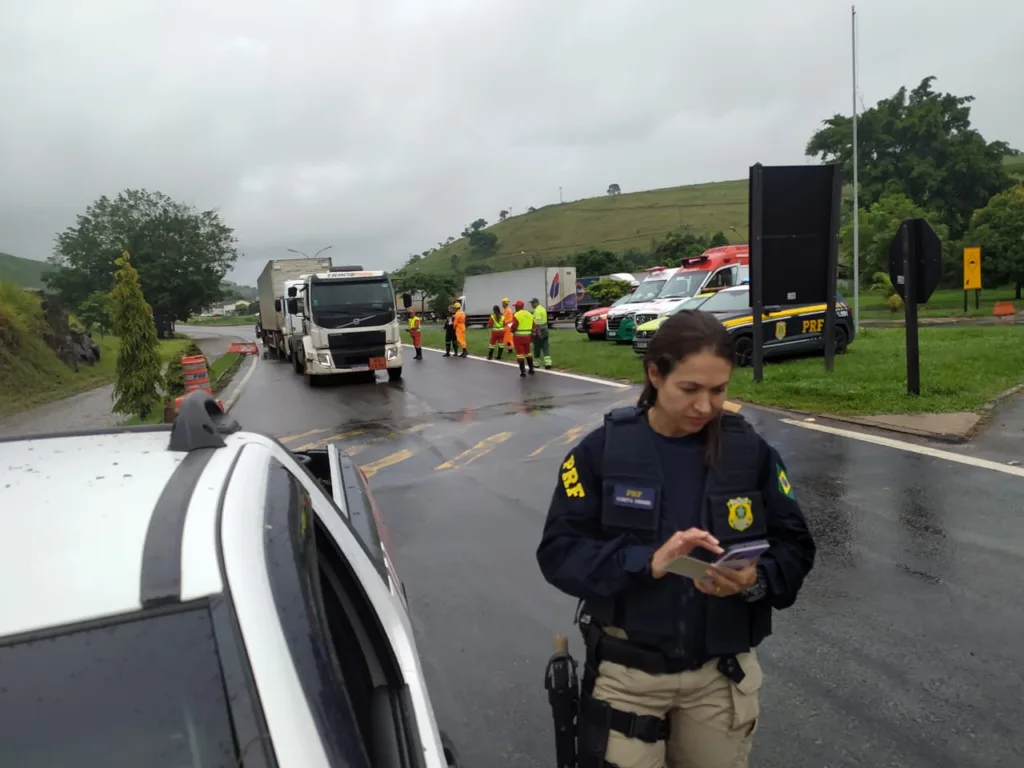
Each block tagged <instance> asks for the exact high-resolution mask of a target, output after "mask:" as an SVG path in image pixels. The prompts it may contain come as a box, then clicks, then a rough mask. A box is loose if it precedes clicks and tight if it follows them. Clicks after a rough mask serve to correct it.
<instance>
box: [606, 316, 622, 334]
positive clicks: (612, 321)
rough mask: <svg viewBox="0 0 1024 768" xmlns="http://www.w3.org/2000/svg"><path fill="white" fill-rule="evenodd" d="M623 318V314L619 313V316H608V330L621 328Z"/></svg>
mask: <svg viewBox="0 0 1024 768" xmlns="http://www.w3.org/2000/svg"><path fill="white" fill-rule="evenodd" d="M622 319H623V316H622V315H619V316H618V317H609V318H608V330H609V331H617V330H619V326H620V325H622Z"/></svg>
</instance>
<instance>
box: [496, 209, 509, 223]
mask: <svg viewBox="0 0 1024 768" xmlns="http://www.w3.org/2000/svg"><path fill="white" fill-rule="evenodd" d="M507 218H508V211H507V210H505V209H504V208H502V209H501V210H500V211H498V219H499V220H501V221H504V220H505V219H507Z"/></svg>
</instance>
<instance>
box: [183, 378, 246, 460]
mask: <svg viewBox="0 0 1024 768" xmlns="http://www.w3.org/2000/svg"><path fill="white" fill-rule="evenodd" d="M241 428H242V427H241V425H240V424H239V423H238V422H237V421H235V420H234V419H233V418H231V417H230V416H229V415H228V414H226V413H225V412H224V411H223V410H222V409H221V407H220V406H219V405H218V404H217V401H216V400H215V399H214V397H213V395H211V394H210V393H209V392H207V391H206V390H203V389H198V390H196V391H194V392H189V393H188V394H187V395H185V397H184V399H183V400H182V401H181V405H180V406H179V408H178V415H177V417H176V418H175V419H174V426H173V427H171V442H170V445H169V446H168V450H171V451H184V452H186V453H187V452H188V451H195V450H198V449H199V448H223V447H224V445H225V443H224V438H223V437H222V436H223V435H230V434H232V433H233V432H237V431H239V430H240V429H241Z"/></svg>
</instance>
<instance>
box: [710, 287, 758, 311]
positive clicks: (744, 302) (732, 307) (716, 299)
mask: <svg viewBox="0 0 1024 768" xmlns="http://www.w3.org/2000/svg"><path fill="white" fill-rule="evenodd" d="M700 308H701V311H702V312H742V311H743V310H749V309H750V291H720V292H719V293H716V294H715V295H714V296H712V297H711V298H710V299H708V300H707V301H705V302H704V303H703V304H702V305H701V307H700Z"/></svg>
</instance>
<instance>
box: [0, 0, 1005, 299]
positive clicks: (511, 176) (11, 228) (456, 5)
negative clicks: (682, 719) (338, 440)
mask: <svg viewBox="0 0 1024 768" xmlns="http://www.w3.org/2000/svg"><path fill="white" fill-rule="evenodd" d="M857 10H858V16H859V19H860V22H859V33H860V68H859V69H860V91H861V98H862V100H863V102H864V103H865V104H866V105H868V106H870V105H872V104H874V103H875V102H876V101H877V100H878V99H879V98H882V97H885V96H888V95H890V94H892V93H893V92H894V91H895V90H896V89H897V88H898V87H899V86H900V85H904V84H906V85H911V86H912V85H916V84H917V83H918V82H919V81H920V80H921V78H922V77H924V76H926V75H936V76H937V77H938V78H939V79H938V83H937V87H938V88H940V89H941V90H944V91H951V92H953V93H957V94H973V95H974V96H976V97H977V101H976V103H975V105H974V112H973V114H974V120H975V125H976V126H977V127H978V128H979V129H980V130H981V131H982V133H983V134H984V135H985V136H986V138H988V139H996V138H999V139H1003V140H1006V141H1009V142H1010V143H1011V144H1013V145H1014V146H1017V147H1019V148H1024V100H1022V99H1021V93H1024V43H1022V41H1021V30H1022V29H1024V3H1021V2H1011V1H1009V0H974V1H973V2H971V3H962V2H948V3H943V2H934V1H933V0H869V1H866V2H861V3H858V5H857ZM850 77H851V76H850V5H849V3H848V2H845V1H844V2H836V1H834V0H768V1H765V0H722V1H721V2H713V3H693V2H687V1H686V0H288V1H287V2H285V1H284V0H279V1H278V2H269V1H268V0H216V2H210V0H176V1H175V2H166V0H159V1H158V0H89V1H88V2H86V0H0V251H6V252H9V253H13V254H15V255H19V256H25V257H29V258H38V259H44V258H46V257H47V256H48V255H49V253H50V249H51V246H52V241H53V235H54V233H55V232H57V231H59V230H60V229H63V228H64V227H66V226H68V225H70V224H73V223H74V216H75V214H76V213H79V212H81V211H83V210H84V208H85V207H86V205H88V204H89V203H90V202H91V201H92V200H94V199H95V198H97V197H98V196H100V195H103V194H107V195H111V196H113V195H116V194H117V192H118V191H120V190H121V189H123V188H125V187H145V188H147V189H152V190H160V191H163V192H165V193H167V194H169V195H171V196H173V197H175V198H178V199H182V200H185V201H188V202H191V203H193V204H194V205H196V206H198V207H203V208H207V207H217V208H219V209H220V210H221V211H222V214H223V216H224V219H225V221H226V223H227V224H228V225H229V226H232V227H234V228H235V230H236V234H237V236H238V238H239V240H240V246H241V248H242V250H243V251H244V252H245V253H246V256H245V257H244V258H243V259H241V260H240V261H239V264H238V266H237V267H236V269H235V272H234V273H233V278H234V279H236V280H238V281H240V282H247V283H250V284H251V283H253V282H254V281H255V276H256V274H257V273H258V271H259V268H260V267H261V266H262V264H263V262H264V261H265V260H266V259H267V258H269V257H275V256H279V255H282V251H283V249H284V248H287V247H294V248H298V249H300V250H307V249H316V248H319V247H320V246H321V245H326V244H333V245H334V251H333V253H334V254H335V255H336V256H338V257H343V258H345V259H346V260H349V261H359V262H361V263H363V264H364V265H365V266H367V267H370V266H374V267H384V268H393V267H397V266H400V265H401V264H402V263H403V262H404V261H405V260H406V258H407V257H408V254H409V253H410V252H412V251H422V250H424V249H425V248H427V247H429V246H431V245H435V244H436V243H437V241H439V240H443V239H444V238H445V237H447V236H448V235H457V234H458V232H459V231H461V229H462V228H463V226H465V225H466V224H467V223H468V222H470V221H472V220H473V219H475V218H477V217H479V216H483V217H485V218H487V219H488V220H489V221H493V220H494V219H495V218H496V217H497V213H498V211H499V210H500V209H502V208H504V207H507V206H511V208H512V211H513V213H520V212H522V211H523V210H524V209H525V208H526V207H527V206H530V205H534V206H540V205H543V204H547V203H551V202H555V201H557V200H558V187H559V186H561V187H563V193H564V195H565V199H566V200H572V199H578V198H582V197H593V196H595V195H600V194H602V193H603V192H604V190H605V189H606V188H607V186H608V184H609V183H611V182H616V183H618V184H620V185H621V187H622V190H623V191H624V192H630V191H636V190H641V189H650V188H655V187H666V186H676V185H680V184H688V183H696V182H703V181H718V180H723V179H731V178H742V177H745V176H746V172H747V168H748V167H749V166H750V165H751V164H752V163H754V162H758V161H760V162H764V163H770V164H778V163H793V162H797V163H799V162H803V148H804V145H805V143H806V141H807V139H808V138H809V136H810V134H811V132H812V131H814V130H815V128H816V127H817V125H818V124H819V122H820V121H821V120H822V119H823V118H825V117H828V116H830V115H832V114H833V113H835V112H837V111H839V112H843V113H845V114H848V113H849V111H850V105H851V79H850Z"/></svg>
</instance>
